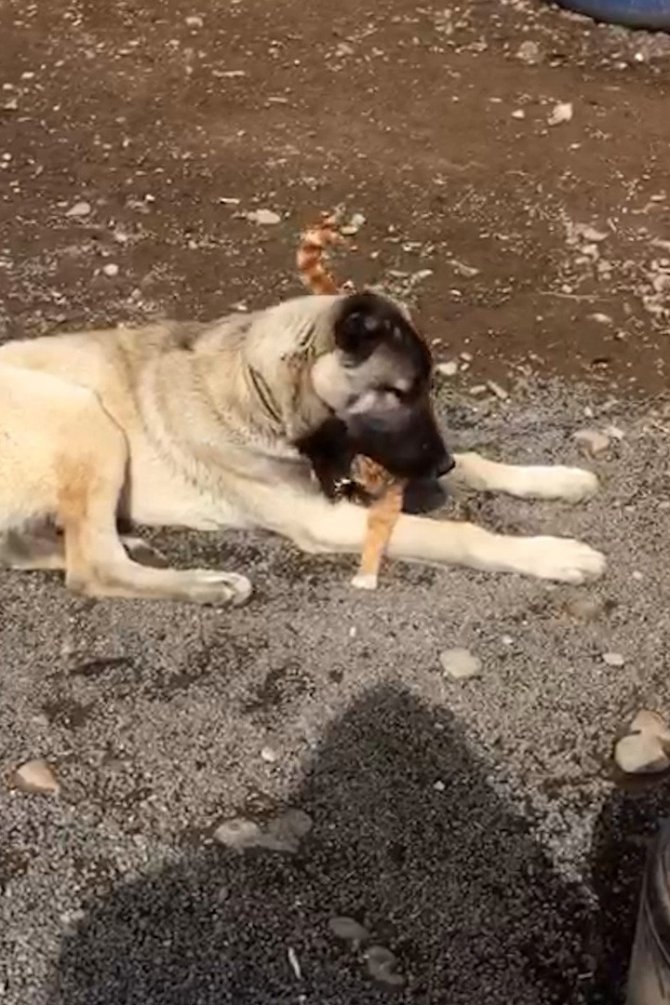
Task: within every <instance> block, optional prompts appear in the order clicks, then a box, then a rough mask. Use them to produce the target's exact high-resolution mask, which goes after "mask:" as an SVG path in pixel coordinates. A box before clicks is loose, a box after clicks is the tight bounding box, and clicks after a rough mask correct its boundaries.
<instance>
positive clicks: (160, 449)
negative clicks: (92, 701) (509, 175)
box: [0, 295, 604, 604]
mask: <svg viewBox="0 0 670 1005" xmlns="http://www.w3.org/2000/svg"><path fill="white" fill-rule="evenodd" d="M345 300H346V297H345V296H323V297H312V296H307V297H300V298H297V299H295V300H291V301H288V302H286V303H283V304H280V305H278V306H275V307H271V308H269V309H267V310H264V311H259V312H257V313H254V314H248V315H238V314H236V315H234V316H231V317H227V318H224V319H223V320H219V321H217V322H214V323H212V324H184V323H177V322H174V323H173V322H170V323H165V324H157V325H149V326H147V327H144V328H139V329H134V330H133V329H127V328H117V329H114V330H110V331H89V332H84V333H79V334H72V335H59V336H54V337H46V338H39V339H35V340H30V341H16V342H10V343H7V344H6V345H4V346H2V348H0V565H4V566H5V567H10V568H31V569H45V568H47V569H55V568H60V569H64V571H65V576H66V581H67V584H68V586H69V587H71V588H72V589H75V590H77V591H79V592H82V593H85V594H87V595H92V596H125V597H155V598H170V599H178V600H190V601H195V602H199V603H216V604H221V603H233V604H236V603H243V602H244V601H245V600H246V599H247V598H248V597H249V594H250V592H251V586H250V583H249V581H248V580H247V579H246V578H245V577H244V576H243V575H238V574H234V573H230V572H219V571H209V570H202V569H192V570H183V571H178V570H173V569H169V568H156V567H151V566H149V565H145V564H140V563H138V562H136V561H134V560H133V558H132V556H133V555H136V557H138V558H140V557H141V556H142V550H143V546H142V544H141V542H138V541H137V540H136V539H132V540H131V539H125V540H124V539H122V538H120V537H119V533H118V530H117V527H118V521H119V520H120V519H122V518H127V519H129V520H130V521H132V522H133V523H137V524H146V525H170V526H182V527H190V528H195V529H197V530H220V529H222V528H225V527H237V528H252V527H255V528H260V529H263V530H267V531H273V532H276V533H277V534H280V535H283V536H284V537H287V538H289V539H290V540H291V541H293V542H294V543H295V544H296V545H297V546H298V547H300V548H302V549H304V550H306V551H310V552H353V553H357V552H359V551H360V548H361V544H362V541H363V538H364V535H365V528H366V510H365V509H364V508H361V507H359V506H356V505H354V504H352V503H350V502H347V501H340V502H335V503H333V502H331V501H329V500H328V499H326V498H325V497H324V495H323V493H322V492H321V491H320V490H319V488H318V486H317V485H316V484H315V483H314V480H313V479H312V478H311V477H310V469H309V464H308V463H307V461H306V460H305V459H304V458H303V457H302V456H301V455H300V453H299V452H298V450H297V449H296V447H295V444H296V443H297V442H298V441H299V440H301V439H304V438H305V437H308V436H309V435H310V434H311V433H313V432H314V431H315V430H318V429H319V427H320V426H321V425H322V424H323V423H324V422H329V421H332V416H333V414H343V415H345V419H346V414H345V413H346V412H347V409H350V411H351V414H352V416H353V418H354V420H355V421H353V422H352V425H351V429H357V430H358V431H359V432H360V429H361V428H362V426H364V424H365V423H364V421H363V420H364V416H363V413H364V412H365V408H366V407H367V405H365V402H368V403H370V408H371V409H372V411H374V409H375V408H377V406H378V405H379V402H378V401H376V399H377V398H379V395H380V394H381V395H382V397H384V400H386V399H387V398H388V397H389V395H391V397H392V396H393V389H391V390H389V389H388V388H386V387H385V383H384V382H385V381H386V379H387V378H386V376H385V375H384V373H383V372H382V371H383V369H384V358H386V357H385V356H384V353H385V352H386V349H388V346H386V347H385V348H384V347H382V348H383V349H384V351H383V352H381V353H376V351H375V352H372V350H371V351H370V352H367V354H366V353H363V354H362V355H361V354H360V353H359V354H358V358H357V360H354V361H353V362H352V359H351V358H349V359H347V358H345V357H346V353H344V355H343V351H342V346H341V345H339V343H338V344H337V345H336V341H337V340H336V338H335V333H336V332H337V331H338V330H339V329H338V324H340V322H341V320H342V317H343V313H342V312H343V310H344V309H345V306H346V305H345ZM350 300H351V298H349V301H350ZM359 306H360V310H359V315H360V316H359V320H360V317H362V316H363V315H365V317H364V320H365V326H366V330H367V328H369V327H373V328H374V323H371V322H370V316H372V315H374V314H375V312H378V311H379V310H381V311H382V313H384V312H386V315H388V317H390V318H391V321H390V322H388V323H389V324H390V325H391V328H390V329H389V330H390V331H391V336H392V337H393V338H396V339H397V337H398V331H397V328H394V327H393V326H394V324H395V322H394V321H393V317H394V316H395V315H394V312H397V311H398V308H397V307H396V306H394V305H393V304H391V303H390V302H389V301H386V300H385V298H374V296H373V295H369V297H368V301H367V304H362V305H359ZM347 309H348V308H347ZM361 312H362V313H361ZM366 312H367V314H366ZM389 312H390V313H389ZM402 313H403V316H404V317H405V318H406V315H405V314H404V312H402ZM387 320H388V318H387ZM406 320H407V319H406ZM373 321H374V319H373ZM347 323H349V322H347ZM375 323H376V322H375ZM384 323H385V324H386V321H385V322H384ZM340 334H341V333H340ZM345 334H346V332H345ZM391 336H389V337H391ZM347 337H348V336H347ZM354 355H356V354H355V353H354ZM380 361H381V362H380ZM380 380H381V381H382V383H384V387H382V391H379V386H380ZM403 386H404V385H403ZM399 393H400V392H399ZM401 413H402V414H404V412H403V411H402V409H400V410H396V411H392V422H396V421H398V422H399V421H400V419H398V418H397V415H401ZM408 414H409V412H408ZM426 414H427V413H426ZM362 416H363V418H362ZM401 417H402V416H401ZM424 419H425V415H424ZM421 421H423V420H421ZM426 422H427V423H428V425H426ZM426 422H424V425H425V426H426V429H427V430H428V432H427V434H426V435H427V436H428V439H430V436H432V433H431V431H430V429H428V426H429V425H430V422H428V420H426ZM420 424H421V423H419V425H420ZM373 425H374V423H373ZM348 428H349V427H348ZM378 434H379V424H378V423H377V425H376V426H375V435H378ZM369 445H370V444H366V443H362V444H357V449H358V448H359V447H361V446H362V447H363V448H365V447H367V446H369ZM401 446H402V445H401ZM433 447H434V448H435V449H434V450H433V454H435V451H436V450H437V448H436V447H435V444H433ZM431 449H432V448H431ZM365 452H367V450H366V451H365ZM439 454H440V451H439V450H437V454H436V456H437V459H436V457H435V456H432V457H431V458H429V459H428V460H427V461H426V465H427V466H426V471H427V470H428V467H430V464H433V467H434V470H435V473H436V474H439V473H440V472H442V471H444V470H446V469H447V468H448V467H449V462H450V459H449V458H448V455H446V452H443V454H444V455H443V456H442V457H440V456H439ZM371 456H373V457H374V456H375V455H374V453H372V454H371ZM388 459H389V458H388V457H380V458H379V460H380V462H381V463H386V462H387V461H388ZM445 459H446V460H447V463H445ZM409 460H410V461H411V462H412V463H413V462H414V461H415V460H416V458H409ZM456 462H457V463H456V472H455V474H456V476H458V477H459V478H460V479H462V480H464V481H465V482H467V483H469V485H471V486H472V487H473V488H475V489H482V490H487V491H501V492H507V493H510V494H511V495H516V496H522V497H531V496H533V497H538V498H545V499H547V498H556V499H571V500H579V499H583V498H586V497H588V496H590V495H591V494H592V493H593V492H594V491H595V489H596V487H597V482H596V479H595V477H594V476H593V475H592V474H590V473H588V472H586V471H582V470H579V469H575V468H564V467H514V466H509V465H504V464H497V463H493V462H491V461H487V460H484V459H483V458H481V457H479V456H477V455H476V454H465V455H461V456H458V457H457V458H456ZM400 473H401V474H402V471H401V472H400ZM416 473H418V474H420V473H421V472H420V471H418V469H417V472H416ZM147 551H148V549H146V548H144V552H145V554H146V552H147ZM389 553H390V555H391V556H394V557H396V558H399V559H405V560H410V561H419V562H425V563H431V564H448V563H455V564H460V565H466V566H471V567H473V568H476V569H482V570H487V571H504V572H519V573H524V574H527V575H531V576H538V577H542V578H544V579H553V580H559V581H565V582H571V583H580V582H582V581H584V580H585V579H587V578H591V577H595V576H598V575H599V574H600V573H601V572H602V570H603V567H604V559H603V557H602V556H601V555H600V554H599V553H598V552H596V551H594V550H593V549H591V548H590V547H588V546H587V545H585V544H581V543H579V542H578V541H573V540H569V539H563V538H554V537H534V538H532V537H531V538H515V537H509V536H504V535H498V534H493V533H490V532H488V531H486V530H483V529H481V528H479V527H476V526H473V525H471V524H467V523H453V522H447V521H435V520H432V519H426V518H422V517H417V516H410V515H405V514H403V515H402V516H401V517H400V519H399V522H398V524H397V526H396V528H395V531H394V533H393V537H392V540H391V545H390V549H389Z"/></svg>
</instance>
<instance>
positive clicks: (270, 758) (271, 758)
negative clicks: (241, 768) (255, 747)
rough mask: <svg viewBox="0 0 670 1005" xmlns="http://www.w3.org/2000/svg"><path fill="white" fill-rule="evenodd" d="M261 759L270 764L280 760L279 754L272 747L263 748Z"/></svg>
mask: <svg viewBox="0 0 670 1005" xmlns="http://www.w3.org/2000/svg"><path fill="white" fill-rule="evenodd" d="M261 759H262V760H264V761H266V762H267V763H268V764H275V763H276V762H277V761H278V760H279V754H278V753H277V751H276V750H273V749H272V747H263V748H262V750H261Z"/></svg>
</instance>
